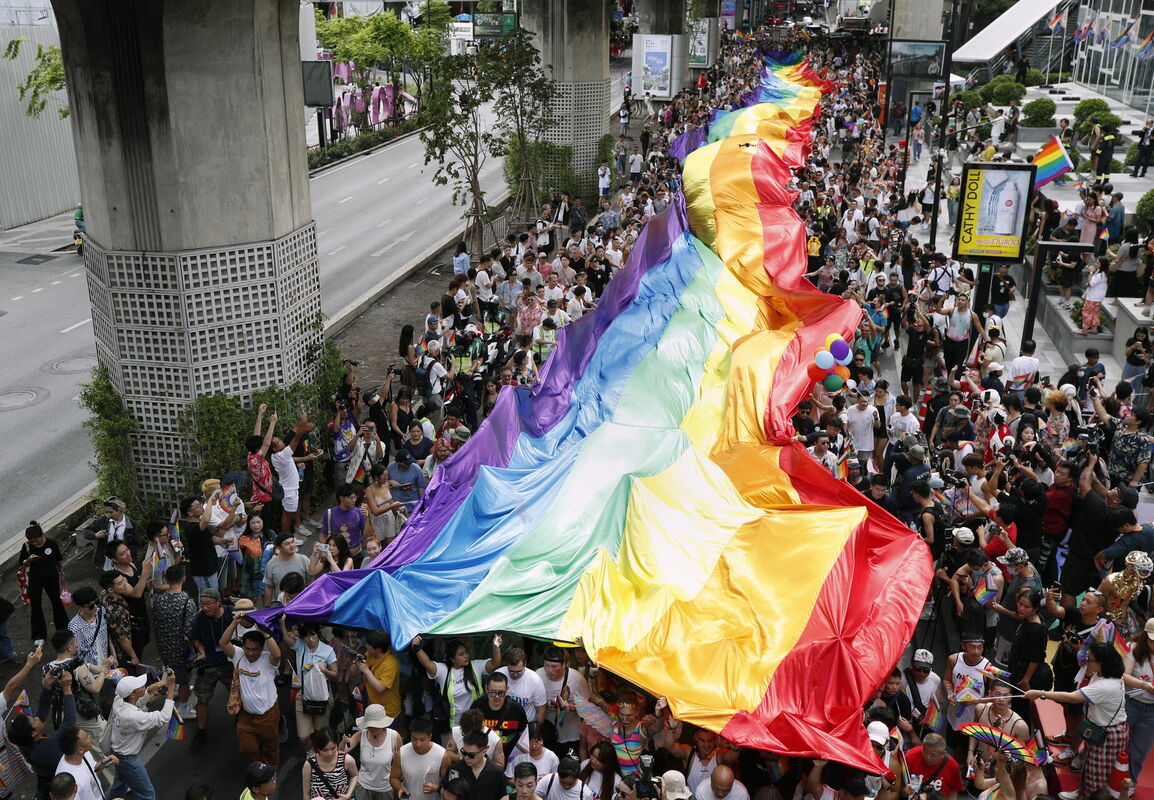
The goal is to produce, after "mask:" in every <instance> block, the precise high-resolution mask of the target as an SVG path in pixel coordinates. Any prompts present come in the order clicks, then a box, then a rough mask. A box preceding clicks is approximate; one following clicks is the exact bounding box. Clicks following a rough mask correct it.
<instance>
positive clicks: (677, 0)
mask: <svg viewBox="0 0 1154 800" xmlns="http://www.w3.org/2000/svg"><path fill="white" fill-rule="evenodd" d="M637 22H638V27H639V28H640V31H641V33H669V34H673V35H677V34H681V33H686V30H685V0H637Z"/></svg>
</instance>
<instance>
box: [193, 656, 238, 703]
mask: <svg viewBox="0 0 1154 800" xmlns="http://www.w3.org/2000/svg"><path fill="white" fill-rule="evenodd" d="M195 675H196V682H195V683H194V684H193V687H192V691H193V692H195V693H196V699H197V701H198V702H200V703H207V702H209V701H211V700H212V695H213V694H214V693H215V692H216V685H217V684H218V683H219V684H220V685H221V686H223V687H224V690H225V691H226V692H227V691H228V690H229V689H231V688H232V664H224V665H222V666H219V667H205V668H204V669H201V670H196V672H195Z"/></svg>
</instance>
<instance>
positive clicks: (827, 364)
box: [806, 333, 853, 392]
mask: <svg viewBox="0 0 1154 800" xmlns="http://www.w3.org/2000/svg"><path fill="white" fill-rule="evenodd" d="M851 361H853V348H851V347H850V346H849V342H847V341H846V340H845V339H843V338H842V337H841V336H840V335H839V334H836V333H831V334H830V335H829V336H827V337H826V338H825V347H824V348H823V349H821V350H818V351H817V352H815V353H814V354H813V361H811V362H809V366H808V367H807V368H806V373H807V374H808V375H809V377H810V378H812V379H813V380H814V382H816V383H820V384H821V385H822V386H824V387H825V388H826V389H827V390H828V391H831V392H837V391H840V390H841V389H842V388H843V387H845V386H846V383H847V381H849V363H850V362H851Z"/></svg>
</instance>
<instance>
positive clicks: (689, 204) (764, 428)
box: [258, 56, 931, 772]
mask: <svg viewBox="0 0 1154 800" xmlns="http://www.w3.org/2000/svg"><path fill="white" fill-rule="evenodd" d="M828 88H830V87H828V85H827V84H825V83H824V82H823V81H822V80H821V79H820V78H819V77H818V76H817V75H816V74H815V73H814V72H813V70H811V69H810V68H809V67H808V66H807V65H806V64H805V62H804V60H802V59H801V58H800V56H788V57H787V56H779V57H778V60H776V61H772V60H771V61H768V62H767V67H766V69H765V71H764V75H763V78H762V82H761V86H760V87H759V90H758V91H757V92H755V94H756V98H755V99H756V101H757V103H756V104H755V105H753V106H752V107H750V108H747V109H743V110H740V111H737V112H732V113H731V114H730V115H727V116H724V117H723V120H724V126H726V128H727V129H728V130H729V135H727V136H724V137H721V138H717V139H716V140H715V141H713V142H712V143H711V144H708V145H706V146H704V147H701V148H700V149H697V150H694V151H693V152H691V153H689V154H688V156H687V158H686V161H685V167H684V185H685V190H684V196H683V197H682V196H678V198H677V200H676V202H675V203H674V204H673V205H671V207H670V209H669V210H668V211H667V212H665V213H663V214H661V215H658V216H657V217H656V218H654V219H653V220H652V221H650V222H649V224H648V225H647V226H646V228H645V230H644V231H643V233H642V235H641V237H640V239H639V240H638V242H637V245H636V247H635V249H634V251H633V253H632V254H631V257H630V260H629V263H628V264H627V266H626V268H625V269H623V270H622V271H621V272H619V273H618V274H617V275H616V276H615V277H614V279H613V280H612V281H611V282H610V283H609V285H608V287H607V289H606V291H605V293H604V296H603V297H602V299H601V302H600V304H599V306H598V308H597V310H596V311H595V312H594V313H593V314H590V315H586V316H585V317H582V319H581V320H580V321H578V322H577V323H575V324H573V325H571V326H568V327H566V328H565V329H564V330H563V331H562V332H561V334H560V335H559V337H558V345H557V347H556V349H555V351H554V353H553V355H552V356H551V357H550V359H549V360H548V361H547V362H546V364H545V365H544V367H543V368H542V370H541V380H540V382H539V383H538V384H537V385H536V386H534V387H532V388H529V387H524V388H517V389H503V390H502V394H501V396H500V399H499V400H498V402H497V406H496V408H495V410H494V411H493V413H492V414H491V416H490V417H489V418H488V419H487V420H486V422H485V423H484V424H483V425H482V426H481V427H480V428H479V430H478V431H477V432H476V434H475V435H474V436H473V437H472V438H471V439H470V441H469V442H468V444H467V445H466V446H465V447H463V448H462V449H461V450H460V451H459V452H458V453H456V454H455V455H454V456H453V457H452V459H450V460H449V461H447V462H446V463H445V464H444V465H443V466H442V467H440V468H439V469H438V472H437V473H436V474H435V476H434V478H433V480H432V482H431V483H430V486H429V489H428V491H427V492H426V494H425V495H424V498H423V499H422V501H421V503H420V505H419V507H418V508H417V510H416V512H415V513H414V515H413V516H412V517H411V518H410V520H409V522H408V524H407V525H406V526H405V528H404V530H403V531H402V533H401V535H400V536H399V537H397V539H396V540H395V541H393V542H392V543H391V544H390V546H389V547H388V548H387V549H386V550H385V551H384V552H383V553H382V554H381V555H380V556H379V557H378V558H377V559H376V560H375V561H374V563H373V564H372V565H371V566H370V567H369V568H367V569H361V570H356V571H352V572H343V573H336V574H331V575H326V576H324V577H322V578H321V579H320V580H318V581H317V582H315V583H313V584H312V585H311V586H309V587H308V589H306V590H305V592H304V593H302V594H301V595H300V596H299V597H297V598H296V599H294V600H293V602H292V603H290V604H289V606H288V607H287V609H286V611H287V613H288V614H289V616H290V617H295V618H301V619H314V620H327V621H329V622H331V623H333V624H339V625H346V626H352V627H359V628H369V629H372V628H381V629H386V630H388V631H389V633H390V636H391V638H392V640H393V643H394V645H395V646H396V647H397V648H398V649H403V648H405V647H407V646H408V644H409V642H410V641H411V639H412V637H413V636H414V635H415V634H418V633H432V634H442V635H449V634H464V633H478V632H484V631H492V630H506V631H516V632H519V633H522V634H524V635H527V636H531V637H539V638H541V639H547V640H565V641H570V642H574V641H578V640H580V641H581V642H582V643H583V644H584V646H585V648H586V649H587V650H588V652H589V654H590V655H591V656H592V657H593V658H594V660H596V661H597V662H598V663H599V664H600V665H601V666H602V667H605V668H608V669H610V670H612V671H613V672H615V673H617V674H619V675H622V676H624V677H625V678H627V679H628V680H630V681H633V682H634V683H636V684H637V685H640V686H642V687H644V688H645V689H647V690H648V691H650V692H652V693H654V694H656V695H664V696H666V697H667V698H668V699H669V702H670V705H671V708H672V711H673V713H674V714H675V715H676V716H677V717H678V718H679V719H681V720H684V721H686V722H689V723H692V724H695V725H700V726H703V727H705V728H708V729H711V730H714V731H718V732H720V733H722V734H723V735H725V736H726V737H728V738H729V739H731V740H732V741H734V742H736V743H738V744H741V745H745V746H750V747H756V748H763V749H766V750H771V751H775V752H779V753H788V754H795V755H803V756H821V757H826V758H833V759H836V760H838V761H840V762H843V763H847V764H851V765H855V766H859V767H862V768H865V769H870V770H873V771H875V772H876V771H878V770H879V769H881V765H880V763H879V762H877V761H876V759H875V757H874V756H873V754H872V750H871V748H870V747H869V745H868V742H867V740H866V735H865V729H864V727H863V726H862V724H861V708H862V705H863V703H865V702H866V701H867V700H868V698H869V697H870V696H871V694H872V692H873V690H874V689H875V688H876V687H877V686H878V685H879V684H880V683H881V681H882V680H883V679H884V677H885V675H887V674H888V672H889V670H890V669H891V667H892V666H893V664H894V663H895V662H896V661H897V660H898V657H899V656H900V655H901V653H902V650H903V648H904V647H905V644H906V643H907V642H908V641H909V639H910V636H911V634H912V631H913V627H914V625H915V622H916V620H917V617H918V613H919V611H920V610H921V607H922V603H923V601H924V599H925V596H926V591H927V589H928V586H929V582H930V579H931V567H930V556H929V552H928V550H927V548H926V547H925V545H924V544H923V543H922V542H921V541H920V539H918V538H917V537H916V536H915V535H914V534H912V533H911V532H910V531H909V530H908V529H907V528H905V527H904V526H902V525H901V524H899V523H898V522H897V521H896V520H895V519H894V518H893V517H891V516H889V515H888V514H887V513H886V512H884V511H882V510H881V509H880V508H878V507H877V506H875V505H873V504H871V503H870V502H869V501H867V500H866V499H865V498H864V497H863V496H862V495H861V494H860V493H858V492H857V491H855V490H854V489H852V488H851V487H849V486H848V485H847V484H845V483H844V482H841V481H837V480H835V479H834V478H833V477H831V476H830V474H829V472H828V471H827V470H825V469H824V468H822V467H820V466H819V465H818V464H817V463H816V462H815V461H813V459H812V458H811V457H810V456H809V455H808V454H807V453H806V451H805V449H804V448H803V447H802V446H801V445H800V444H798V443H795V442H793V441H792V440H791V439H790V436H791V434H792V432H793V431H792V428H791V425H790V422H789V420H790V416H791V413H792V412H793V410H794V409H795V408H796V406H797V404H798V402H799V401H800V400H801V399H802V398H804V397H805V396H806V395H807V394H808V393H809V391H810V389H811V388H812V382H811V381H810V379H809V378H808V377H807V375H806V369H805V367H806V364H807V362H808V361H809V360H810V359H811V358H812V356H813V353H814V351H815V350H816V349H818V348H820V347H822V346H823V345H824V341H825V338H826V336H827V335H828V334H830V333H831V332H837V333H840V334H842V335H843V336H846V337H847V338H848V337H849V336H851V335H852V333H853V331H854V329H855V326H856V325H857V323H858V320H859V317H860V313H861V311H860V309H859V307H858V306H857V305H855V304H853V303H850V302H847V301H844V300H841V299H838V298H835V297H832V296H829V295H823V294H821V293H819V292H817V291H816V290H814V289H813V288H812V287H811V285H810V284H809V283H808V282H807V281H806V280H805V278H804V277H803V273H804V272H805V268H806V256H805V230H804V227H803V225H802V223H801V221H800V220H799V218H798V216H797V215H796V214H795V213H794V211H793V210H792V209H791V207H790V204H791V202H792V200H793V194H792V193H791V192H790V191H788V190H787V189H786V188H785V186H786V184H787V182H788V181H789V179H790V169H791V168H795V167H797V166H799V165H800V164H801V163H802V161H803V158H804V157H805V155H806V151H807V145H808V141H809V136H808V129H809V126H810V125H811V119H812V117H813V115H814V113H815V111H816V109H817V106H818V101H819V98H820V95H821V92H822V90H823V89H828ZM713 138H715V137H714V132H713V131H711V139H713ZM271 613H275V612H264V615H265V618H266V619H267V618H268V615H270V614H271ZM258 616H259V615H258Z"/></svg>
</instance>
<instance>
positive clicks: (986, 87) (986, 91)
mask: <svg viewBox="0 0 1154 800" xmlns="http://www.w3.org/2000/svg"><path fill="white" fill-rule="evenodd" d="M1013 82H1014V78H1013V76H1011V75H1006V74H1004V73H1003V74H1001V75H995V76H994V77H992V78H990V81H989V83H986V84H983V85H982V86H981V87H980V88H979V89H978V94H980V95H981V96H982V100H984V101H985V102H987V103H992V102H994V91H995V90H996V89H997V88H998V87H999V86H1001V85H1002V84H1004V83H1013Z"/></svg>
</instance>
